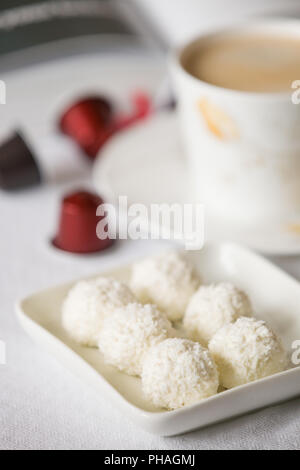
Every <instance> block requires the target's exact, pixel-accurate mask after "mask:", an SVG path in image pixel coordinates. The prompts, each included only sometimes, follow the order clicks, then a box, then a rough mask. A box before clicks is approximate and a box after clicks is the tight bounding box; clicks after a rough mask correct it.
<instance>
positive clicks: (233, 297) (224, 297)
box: [183, 282, 252, 346]
mask: <svg viewBox="0 0 300 470" xmlns="http://www.w3.org/2000/svg"><path fill="white" fill-rule="evenodd" d="M251 313H252V307H251V303H250V300H249V298H248V297H247V295H246V294H245V292H243V291H242V290H240V289H238V288H237V287H236V286H234V285H233V284H231V283H229V282H222V283H219V284H212V285H209V286H201V287H200V288H199V289H198V290H197V292H196V293H195V294H194V295H193V297H192V298H191V300H190V302H189V304H188V306H187V309H186V312H185V315H184V320H183V326H184V329H185V331H186V333H187V336H188V337H189V338H191V339H193V340H194V341H200V342H201V343H202V344H203V345H204V346H207V344H208V342H209V341H210V340H211V338H212V337H213V336H214V334H215V333H216V332H217V331H218V330H219V329H220V328H221V327H223V326H224V325H227V324H228V323H233V322H234V321H236V320H237V319H238V318H239V317H241V316H245V317H248V316H251Z"/></svg>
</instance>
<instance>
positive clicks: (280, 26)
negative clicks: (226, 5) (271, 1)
mask: <svg viewBox="0 0 300 470" xmlns="http://www.w3.org/2000/svg"><path fill="white" fill-rule="evenodd" d="M299 26H300V18H299V19H298V18H290V17H284V18H270V17H267V18H259V19H253V18H251V19H247V20H245V21H238V22H235V23H232V24H231V25H229V26H226V27H223V28H218V29H214V30H211V31H208V32H204V33H202V34H197V35H195V36H194V37H193V38H192V39H190V40H188V41H186V42H185V43H183V44H181V45H180V46H177V47H176V48H175V49H173V51H172V52H171V55H170V62H171V68H174V67H175V69H176V70H177V71H179V72H180V73H181V74H182V75H183V76H184V77H185V78H186V79H187V80H189V81H190V82H191V83H193V84H194V85H199V84H201V85H204V86H205V87H207V89H208V90H211V91H214V92H215V93H222V94H223V95H224V94H226V95H228V96H230V95H231V96H233V97H239V98H243V99H252V100H253V99H255V100H267V101H268V100H271V101H274V100H280V101H281V100H282V101H286V100H287V99H289V100H291V94H292V92H293V90H294V88H292V86H291V88H290V90H288V91H278V92H276V91H275V92H268V91H260V92H257V91H244V90H235V89H234V88H225V87H221V86H218V85H213V84H212V83H209V82H205V81H204V80H201V79H200V78H197V77H195V76H193V75H192V74H191V73H189V72H188V71H187V70H186V68H185V67H184V66H183V64H182V56H183V54H184V52H185V51H186V50H187V49H188V48H190V47H191V46H193V44H196V43H198V42H199V41H201V40H207V39H210V38H214V37H218V36H224V35H232V34H234V33H242V34H245V33H246V32H254V31H255V30H256V31H261V32H264V34H265V33H266V32H268V30H269V33H270V34H271V33H276V32H277V33H278V31H279V32H280V31H281V32H282V33H284V36H291V37H293V36H299V39H300V28H299ZM290 29H292V32H291V31H290ZM296 31H297V32H296ZM295 80H300V77H299V78H298V79H297V78H296V77H295ZM291 85H292V83H291Z"/></svg>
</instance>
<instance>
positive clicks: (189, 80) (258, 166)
mask: <svg viewBox="0 0 300 470" xmlns="http://www.w3.org/2000/svg"><path fill="white" fill-rule="evenodd" d="M242 32H243V33H245V32H247V33H253V34H259V33H263V34H264V35H268V34H272V35H273V36H274V33H275V34H276V35H281V34H282V35H285V36H287V35H289V36H291V37H300V21H298V20H286V19H282V20H258V21H251V22H247V23H243V24H241V25H239V26H234V27H232V28H230V29H228V30H223V31H220V32H218V33H215V34H210V35H209V36H208V35H205V36H202V38H201V37H200V38H199V37H198V38H197V40H196V41H193V42H190V43H188V44H187V45H185V46H184V47H182V48H180V49H179V50H177V51H176V53H175V54H173V56H172V60H171V69H172V76H173V82H174V86H175V92H176V94H177V98H178V109H179V116H180V122H181V127H182V134H183V140H184V144H185V148H186V153H187V157H188V165H189V174H190V180H191V188H192V191H193V195H194V199H195V200H197V201H201V202H204V204H205V207H206V210H207V211H208V212H209V214H211V215H212V216H214V217H217V218H219V219H224V220H226V221H227V222H230V223H231V224H237V225H239V226H244V227H247V226H249V227H252V228H253V227H255V226H259V225H262V224H268V223H270V224H273V223H276V224H278V223H279V224H281V225H282V224H283V225H284V224H285V225H287V226H288V224H291V223H294V222H295V221H297V220H300V104H299V105H296V104H293V103H292V93H293V92H294V90H292V88H291V90H290V91H287V92H284V93H268V92H267V93H265V92H259V93H256V92H244V91H235V90H230V89H226V88H221V87H218V86H214V85H211V84H209V83H206V82H204V81H201V80H200V79H198V78H195V77H194V76H192V75H191V74H190V73H189V72H187V71H186V70H185V68H184V66H183V63H182V62H183V58H184V55H185V54H186V53H187V51H189V50H191V48H192V47H193V45H195V44H196V43H197V44H198V43H199V41H201V40H202V39H208V38H209V37H210V36H215V35H218V37H222V36H224V35H227V34H232V33H242ZM294 79H295V80H297V79H299V80H300V77H294Z"/></svg>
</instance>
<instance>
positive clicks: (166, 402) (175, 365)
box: [142, 338, 219, 410]
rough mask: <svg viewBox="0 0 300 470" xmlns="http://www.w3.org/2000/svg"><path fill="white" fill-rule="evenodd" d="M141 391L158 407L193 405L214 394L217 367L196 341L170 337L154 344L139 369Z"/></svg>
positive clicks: (173, 407)
mask: <svg viewBox="0 0 300 470" xmlns="http://www.w3.org/2000/svg"><path fill="white" fill-rule="evenodd" d="M142 386H143V392H144V394H145V396H146V397H147V399H148V400H150V401H151V402H152V403H153V404H154V405H156V406H158V407H160V408H167V409H170V410H171V409H176V408H181V407H183V406H186V405H192V404H193V403H197V402H198V401H199V400H202V399H204V398H208V397H210V396H212V395H214V394H216V393H217V391H218V387H219V377H218V371H217V367H216V365H215V363H214V361H213V359H212V357H211V355H210V353H209V351H208V350H207V349H205V348H203V347H202V346H201V345H200V344H199V343H196V342H193V341H190V340H187V339H181V338H173V339H167V340H165V341H163V342H162V343H160V344H158V345H157V346H155V347H153V348H152V349H151V350H150V351H149V353H148V354H147V356H146V359H145V362H144V365H143V371H142Z"/></svg>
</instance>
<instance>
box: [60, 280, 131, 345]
mask: <svg viewBox="0 0 300 470" xmlns="http://www.w3.org/2000/svg"><path fill="white" fill-rule="evenodd" d="M134 301H135V297H134V295H133V293H132V292H131V291H130V289H129V288H128V287H127V286H126V285H125V284H123V283H121V282H119V281H116V280H114V279H111V278H106V277H100V278H98V279H95V280H90V281H80V282H78V283H77V284H76V285H75V286H74V287H73V288H72V289H71V290H70V292H69V293H68V296H67V298H66V300H65V302H64V304H63V309H62V322H63V326H64V328H65V329H66V331H67V332H68V333H69V335H70V336H71V337H72V338H73V339H74V340H75V341H77V342H78V343H80V344H82V345H85V346H90V347H96V346H97V345H98V337H99V332H100V329H101V326H102V323H103V320H104V318H105V317H106V316H107V315H109V314H111V313H112V312H113V311H114V310H115V309H116V308H118V307H121V306H124V305H127V304H128V303H129V302H134Z"/></svg>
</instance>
